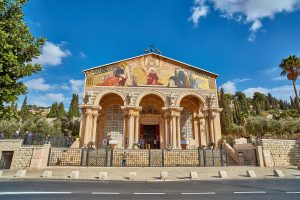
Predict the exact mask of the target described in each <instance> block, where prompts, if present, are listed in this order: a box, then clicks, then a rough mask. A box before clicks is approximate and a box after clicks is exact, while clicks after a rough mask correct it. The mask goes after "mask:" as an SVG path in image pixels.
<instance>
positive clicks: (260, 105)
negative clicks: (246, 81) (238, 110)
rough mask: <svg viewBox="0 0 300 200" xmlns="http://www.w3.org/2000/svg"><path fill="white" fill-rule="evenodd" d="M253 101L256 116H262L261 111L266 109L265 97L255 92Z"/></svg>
mask: <svg viewBox="0 0 300 200" xmlns="http://www.w3.org/2000/svg"><path fill="white" fill-rule="evenodd" d="M252 100H253V106H254V108H255V112H256V114H257V115H260V114H261V111H262V110H264V108H265V105H264V104H265V95H264V94H262V93H260V92H255V93H254V95H253V99H252Z"/></svg>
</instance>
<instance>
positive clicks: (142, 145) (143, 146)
mask: <svg viewBox="0 0 300 200" xmlns="http://www.w3.org/2000/svg"><path fill="white" fill-rule="evenodd" d="M140 144H141V149H145V140H144V138H143V137H141V141H140Z"/></svg>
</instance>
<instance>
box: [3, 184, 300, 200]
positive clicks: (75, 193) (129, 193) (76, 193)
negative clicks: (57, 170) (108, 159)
mask: <svg viewBox="0 0 300 200" xmlns="http://www.w3.org/2000/svg"><path fill="white" fill-rule="evenodd" d="M2 199H5V200H7V199H9V200H14V199H17V200H21V199H26V200H27V199H28V200H29V199H30V200H35V199H38V200H41V199H43V200H48V199H55V200H60V199H64V200H68V199H72V200H76V199H80V200H86V199H151V200H156V199H172V200H175V199H230V200H232V199H251V200H258V199H263V200H276V199H278V200H279V199H280V200H287V199H293V200H300V179H265V180H223V181H180V182H155V183H153V182H151V183H149V182H124V181H123V182H112V181H109V182H100V181H98V182H91V181H89V182H83V181H17V180H14V181H12V180H2V181H0V200H2Z"/></svg>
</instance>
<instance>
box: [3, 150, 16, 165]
mask: <svg viewBox="0 0 300 200" xmlns="http://www.w3.org/2000/svg"><path fill="white" fill-rule="evenodd" d="M13 155H14V152H13V151H2V156H1V159H0V169H10V165H11V161H12V158H13Z"/></svg>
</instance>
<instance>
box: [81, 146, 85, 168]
mask: <svg viewBox="0 0 300 200" xmlns="http://www.w3.org/2000/svg"><path fill="white" fill-rule="evenodd" d="M83 158H84V148H81V159H80V166H83Z"/></svg>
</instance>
